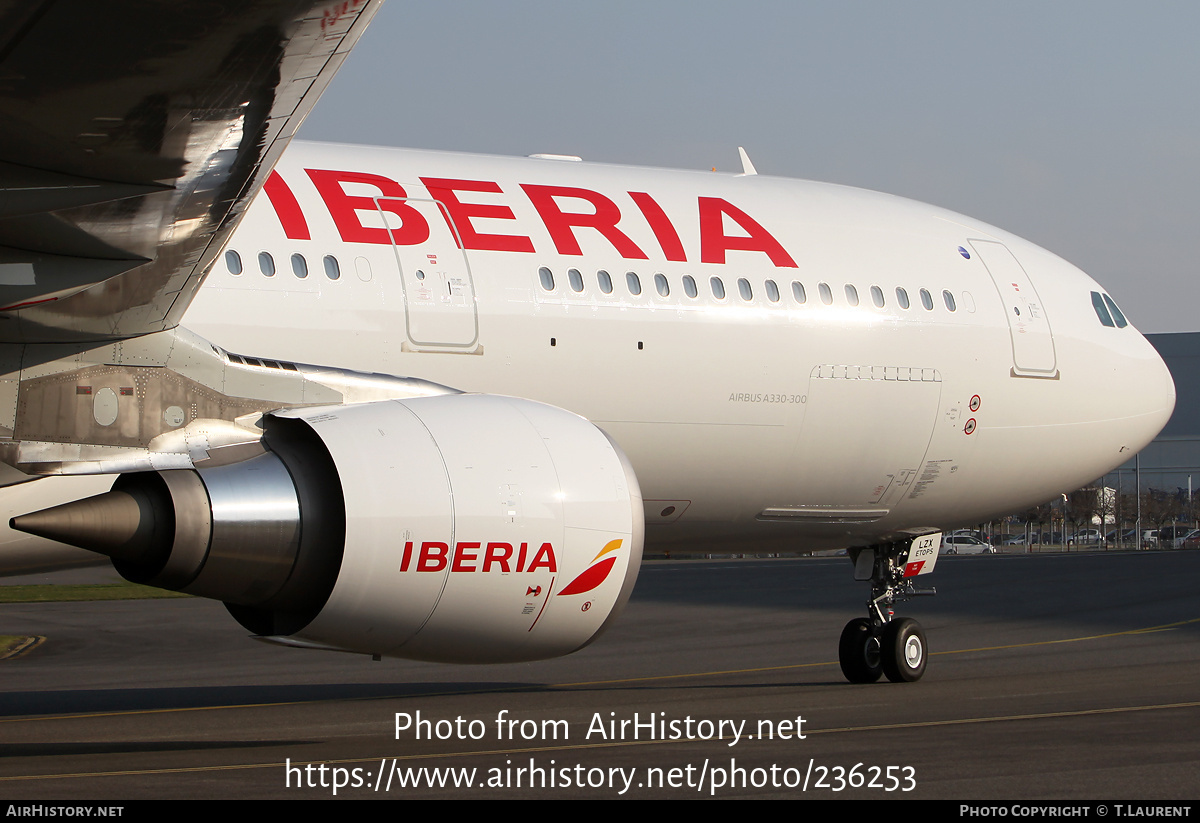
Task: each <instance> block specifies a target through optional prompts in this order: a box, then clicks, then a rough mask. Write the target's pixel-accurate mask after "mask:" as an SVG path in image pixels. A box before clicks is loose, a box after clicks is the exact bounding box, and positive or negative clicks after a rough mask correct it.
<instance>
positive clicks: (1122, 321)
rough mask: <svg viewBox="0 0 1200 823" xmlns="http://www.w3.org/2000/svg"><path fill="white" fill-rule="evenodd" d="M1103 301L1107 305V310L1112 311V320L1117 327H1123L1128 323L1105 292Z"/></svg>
mask: <svg viewBox="0 0 1200 823" xmlns="http://www.w3.org/2000/svg"><path fill="white" fill-rule="evenodd" d="M1104 303H1105V305H1107V306H1108V310H1109V311H1110V312H1112V316H1113V320H1116V321H1117V328H1118V329H1123V328H1125V327H1126V326H1128V325H1129V321H1128V320H1126V319H1125V315H1124V314H1123V313H1122V312H1121V310H1120V309H1118V308H1117V304H1116V303H1114V302H1113V299H1112V298H1111V297H1109V296H1108V295H1107V294H1106V295H1104Z"/></svg>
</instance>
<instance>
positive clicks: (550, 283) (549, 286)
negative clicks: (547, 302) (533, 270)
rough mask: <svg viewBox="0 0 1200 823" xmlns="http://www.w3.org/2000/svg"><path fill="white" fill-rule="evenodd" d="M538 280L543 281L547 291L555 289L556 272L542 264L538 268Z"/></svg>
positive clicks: (543, 286)
mask: <svg viewBox="0 0 1200 823" xmlns="http://www.w3.org/2000/svg"><path fill="white" fill-rule="evenodd" d="M538 280H541V281H542V288H543V289H545V290H546V291H554V272H552V271H550V269H548V268H546V267H545V266H542V267H541V268H540V269H538Z"/></svg>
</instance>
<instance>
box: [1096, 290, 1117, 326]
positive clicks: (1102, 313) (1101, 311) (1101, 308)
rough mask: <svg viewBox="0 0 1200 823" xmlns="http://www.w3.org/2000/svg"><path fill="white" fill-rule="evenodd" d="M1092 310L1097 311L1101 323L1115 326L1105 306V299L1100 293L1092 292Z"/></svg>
mask: <svg viewBox="0 0 1200 823" xmlns="http://www.w3.org/2000/svg"><path fill="white" fill-rule="evenodd" d="M1092 308H1093V309H1095V310H1096V316H1097V317H1099V318H1100V322H1101V323H1102V324H1103V325H1105V326H1115V325H1117V324H1116V323H1114V322H1113V319H1112V315H1111V314H1109V313H1108V307H1107V306H1105V305H1104V298H1103V297H1101V296H1100V292H1098V291H1094V292H1092Z"/></svg>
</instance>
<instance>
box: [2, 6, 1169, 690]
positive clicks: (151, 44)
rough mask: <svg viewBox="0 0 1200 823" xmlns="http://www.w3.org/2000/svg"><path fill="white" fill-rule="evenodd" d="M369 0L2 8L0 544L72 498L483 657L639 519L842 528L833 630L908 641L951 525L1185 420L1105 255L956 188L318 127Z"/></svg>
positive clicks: (284, 624) (642, 536)
mask: <svg viewBox="0 0 1200 823" xmlns="http://www.w3.org/2000/svg"><path fill="white" fill-rule="evenodd" d="M377 7H378V3H377V2H374V0H337V2H329V1H328V0H325V1H324V2H318V0H256V1H255V2H244V3H240V4H238V6H237V7H236V8H234V7H231V8H228V9H223V8H219V7H217V6H213V5H211V4H196V5H194V6H193V5H191V4H180V5H179V6H178V7H176V6H172V7H170V8H169V9H160V10H147V9H143V8H141V7H140V6H138V5H137V4H133V3H117V4H114V6H113V7H109V6H106V7H105V9H104V10H103V12H101V11H100V10H98V9H90V7H89V6H88V5H87V4H83V3H79V4H73V3H68V2H63V3H59V4H56V5H55V6H53V7H47V8H45V9H43V10H42V11H40V12H36V13H34V12H31V11H28V10H19V9H18V10H10V11H8V12H5V13H3V14H6V15H7V17H8V19H7V20H6V22H8V23H9V24H10V25H8V26H6V27H0V31H8V32H10V34H9V35H7V40H5V41H4V42H3V43H0V82H4V83H7V84H8V91H7V92H6V93H5V95H4V99H3V100H0V118H3V119H2V121H0V122H4V123H5V124H6V126H5V128H4V129H3V130H0V158H2V159H3V162H2V163H0V185H2V186H3V187H4V188H5V190H6V194H5V199H4V201H3V205H2V206H0V246H2V247H3V249H2V250H0V252H2V253H0V354H2V356H3V357H4V363H5V368H3V369H0V374H2V375H3V377H0V398H3V400H4V402H3V403H2V404H0V412H2V415H3V416H2V417H0V426H2V427H3V429H2V430H0V435H4V439H0V463H2V465H0V483H3V484H5V486H6V487H5V488H4V489H3V492H0V501H3V504H4V505H5V507H6V510H8V511H11V513H12V514H13V515H15V516H14V517H13V518H12V520H11V527H12V529H14V530H15V531H14V532H12V533H11V534H10V535H9V542H7V543H0V553H4V551H5V547H11V549H12V550H11V552H9V554H11V557H12V558H19V561H16V560H14V561H12V562H10V563H0V564H2V565H5V566H7V567H9V568H16V567H18V566H20V564H21V563H25V562H28V558H29V553H30V551H33V552H44V553H45V554H46V556H47V557H49V555H50V550H49V549H48V548H47V546H49V545H50V544H49V543H48V542H47V541H51V540H53V541H57V542H58V543H62V544H68V545H70V546H76V547H81V548H83V549H86V550H87V551H89V552H98V553H99V554H102V555H107V556H108V557H110V558H111V560H112V563H113V565H114V567H115V568H116V569H117V570H118V571H119V572H120V573H121V574H122V575H123V576H124V577H126V578H128V579H130V580H134V581H136V582H142V583H147V584H150V585H155V586H160V587H162V588H167V589H174V590H179V591H184V592H188V593H191V594H196V595H199V596H204V597H210V598H214V599H217V600H220V601H222V602H223V603H225V605H226V606H227V608H228V610H229V612H230V613H231V615H232V616H233V617H234V618H235V619H236V620H237V621H238V622H239V623H240V624H241V625H242V626H243V627H245V628H246V629H247V630H249V631H250V632H251V633H252V634H253V635H254V636H256V637H258V638H259V639H263V640H266V641H269V642H273V643H278V644H282V645H288V646H293V647H299V648H308V649H325V650H337V651H350V652H357V653H362V654H367V655H371V656H373V657H376V658H378V657H381V656H399V657H410V658H416V659H428V660H442V661H453V662H466V663H482V662H498V661H515V660H527V659H536V658H542V657H550V656H556V655H561V654H567V653H570V652H572V651H575V650H577V649H579V648H581V647H583V646H585V645H587V644H588V643H590V642H592V641H593V640H594V639H595V638H596V637H597V636H598V635H599V634H600V633H602V632H603V630H604V629H605V628H606V627H607V626H608V625H610V624H611V622H612V621H613V620H614V619H615V618H616V615H617V614H618V613H619V611H620V608H621V606H622V605H623V604H624V602H625V601H626V600H627V599H628V597H629V595H630V593H631V591H632V589H633V587H634V584H635V581H636V577H637V572H638V568H639V566H640V563H641V557H642V554H643V551H644V548H645V547H646V546H650V547H653V548H655V549H673V548H675V549H680V548H687V549H690V550H695V551H705V552H715V553H722V552H723V553H730V552H742V551H746V549H747V547H748V546H749V547H753V548H754V550H756V551H815V550H820V549H833V548H846V549H847V550H848V554H849V556H850V560H851V561H852V564H853V567H854V576H855V578H856V579H858V580H861V581H863V582H869V584H870V594H869V596H868V599H867V604H866V605H867V609H866V616H863V617H858V618H856V619H854V620H852V621H850V622H849V623H848V624H847V625H846V627H845V629H844V631H843V633H842V636H841V638H840V640H839V661H840V663H841V667H842V671H843V673H844V674H845V676H846V677H847V679H848V680H850V681H851V682H857V683H866V682H873V681H876V680H878V679H880V677H882V676H886V677H887V678H888V679H889V680H891V681H895V682H911V681H915V680H918V679H920V678H921V677H922V676H923V674H924V672H925V669H926V664H927V660H928V644H927V639H926V637H925V634H924V631H923V629H922V628H921V626H920V625H919V623H917V621H915V620H912V619H911V618H905V617H898V616H896V614H895V608H894V607H895V606H896V604H898V603H899V602H901V601H903V600H905V599H906V598H908V597H911V596H916V595H920V594H925V593H930V590H929V589H926V588H921V587H918V586H917V582H918V580H919V579H920V578H923V577H924V576H926V575H928V574H929V573H931V572H932V571H933V570H934V568H935V565H936V562H937V554H938V546H939V544H940V539H941V538H940V535H941V532H942V530H943V529H945V528H949V527H952V526H956V525H963V524H970V523H977V522H982V521H984V520H987V519H989V518H991V517H993V516H996V515H999V514H1003V513H1005V512H1009V511H1013V510H1018V509H1020V508H1022V507H1025V506H1028V505H1031V504H1034V503H1036V502H1038V501H1041V500H1045V499H1047V498H1050V497H1052V496H1055V495H1056V494H1058V493H1060V492H1062V491H1064V490H1069V489H1073V488H1077V487H1079V486H1082V485H1084V484H1086V483H1088V482H1090V481H1091V480H1093V479H1094V478H1096V477H1099V476H1101V475H1103V474H1104V473H1105V472H1107V471H1108V470H1110V469H1112V468H1113V467H1115V466H1117V465H1119V464H1121V463H1123V462H1125V461H1126V460H1127V459H1128V457H1129V456H1130V455H1132V454H1134V453H1136V452H1137V451H1138V450H1140V449H1141V448H1142V447H1143V446H1145V445H1146V444H1147V443H1148V442H1149V441H1150V440H1151V439H1152V438H1153V437H1154V436H1155V435H1156V434H1157V433H1158V432H1159V431H1160V430H1161V429H1162V427H1163V426H1164V425H1165V424H1166V422H1167V420H1168V418H1169V416H1170V414H1171V412H1172V410H1173V407H1174V401H1175V391H1174V384H1173V383H1172V380H1171V377H1170V374H1169V373H1168V371H1167V369H1166V367H1165V365H1164V364H1163V362H1162V360H1161V358H1160V357H1159V356H1158V355H1157V353H1156V352H1155V351H1154V349H1153V348H1152V347H1151V346H1150V344H1149V343H1148V342H1147V341H1146V340H1145V338H1144V337H1142V335H1141V334H1140V333H1139V332H1138V331H1137V330H1136V329H1135V328H1134V327H1133V326H1132V325H1131V324H1130V323H1129V321H1128V320H1127V319H1126V318H1125V316H1124V315H1123V314H1122V312H1121V311H1120V309H1119V308H1118V306H1117V305H1116V303H1115V302H1114V301H1113V299H1112V298H1111V296H1110V295H1108V294H1107V292H1105V290H1104V289H1103V288H1102V287H1101V286H1100V285H1098V284H1097V283H1096V282H1095V281H1093V280H1092V279H1091V278H1089V277H1088V276H1087V275H1086V274H1084V273H1083V272H1082V271H1080V270H1079V269H1077V268H1075V267H1074V266H1072V265H1071V264H1069V263H1067V262H1065V261H1064V260H1062V259H1061V258H1059V257H1057V256H1055V255H1053V254H1052V253H1050V252H1048V251H1046V250H1044V249H1041V248H1039V247H1037V246H1035V245H1034V244H1032V243H1029V242H1028V241H1025V240H1022V239H1021V238H1018V237H1016V236H1014V235H1012V234H1009V233H1007V232H1005V231H1003V230H1001V229H998V228H996V227H993V226H989V225H987V224H985V223H982V222H980V221H977V220H974V219H972V218H969V217H965V216H963V215H959V214H955V213H953V212H950V211H946V210H943V209H939V208H936V207H933V206H929V205H925V204H921V203H916V202H914V201H910V200H905V199H902V198H898V197H892V196H888V195H884V194H879V193H874V192H868V191H864V190H859V189H853V188H848V187H843V186H836V185H832V184H825V183H815V182H808V181H798V180H788V179H782V178H773V177H769V176H766V175H760V174H758V173H757V170H756V169H755V168H754V165H753V163H752V162H751V161H750V159H749V157H748V155H747V154H746V152H745V151H744V150H740V151H741V160H742V171H741V172H740V173H737V174H724V173H715V172H707V171H706V172H694V171H681V170H669V169H650V168H639V167H622V166H612V165H602V164H593V163H587V162H584V161H582V160H581V159H580V158H578V157H573V156H564V155H548V154H540V155H532V156H530V157H525V158H506V157H491V156H480V155H462V154H451V153H443V152H430V151H413V150H401V149H389V148H373V147H359V146H347V145H322V144H308V143H302V142H293V141H291V139H290V138H291V135H293V134H294V133H295V131H296V129H297V127H298V125H299V121H300V120H301V119H303V116H304V114H305V113H307V111H308V110H309V109H310V108H311V106H312V105H313V104H314V103H315V100H316V98H317V96H319V94H320V92H321V90H323V88H324V87H325V86H326V85H327V84H328V82H329V78H330V77H331V76H332V73H333V72H334V71H335V70H336V68H337V65H338V64H340V62H341V60H342V59H344V57H345V54H346V53H348V51H349V49H350V48H351V47H352V46H353V44H354V42H356V40H357V39H358V37H359V36H360V35H361V32H362V30H363V28H365V26H366V25H367V23H368V22H369V20H370V17H371V15H372V14H374V12H375V10H376V9H377ZM201 23H202V25H201ZM0 40H3V38H0ZM4 78H8V79H7V80H5V79H4ZM285 148H286V149H287V151H286V153H285V151H284V149H285ZM1104 385H1120V386H1122V391H1121V392H1116V393H1101V392H1098V391H1096V387H1098V386H1104ZM31 478H36V479H31ZM114 478H115V479H114ZM109 487H111V488H109ZM15 534H32V535H37V537H36V538H24V539H26V540H27V541H40V542H36V543H29V542H26V543H21V541H20V540H19V539H17V538H15V537H13V535H15ZM31 546H32V549H31V548H30V547H31Z"/></svg>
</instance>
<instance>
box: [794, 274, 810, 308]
mask: <svg viewBox="0 0 1200 823" xmlns="http://www.w3.org/2000/svg"><path fill="white" fill-rule="evenodd" d="M792 297H794V298H795V299H796V302H797V303H801V304H803V303H805V302H807V300H808V295H807V294H805V293H804V284H803V283H801V282H800V281H799V280H793V281H792Z"/></svg>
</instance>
